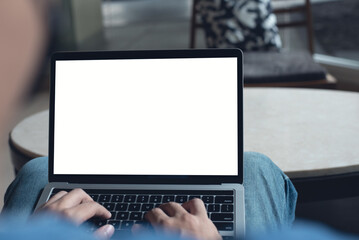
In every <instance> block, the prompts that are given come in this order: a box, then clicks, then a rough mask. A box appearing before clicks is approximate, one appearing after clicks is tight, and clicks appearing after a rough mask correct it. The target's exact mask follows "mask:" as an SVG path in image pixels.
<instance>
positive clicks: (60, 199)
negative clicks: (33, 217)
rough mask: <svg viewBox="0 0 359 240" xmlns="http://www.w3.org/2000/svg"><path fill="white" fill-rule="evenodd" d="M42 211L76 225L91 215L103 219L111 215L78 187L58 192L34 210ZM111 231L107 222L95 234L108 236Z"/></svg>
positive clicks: (112, 230) (110, 226)
mask: <svg viewBox="0 0 359 240" xmlns="http://www.w3.org/2000/svg"><path fill="white" fill-rule="evenodd" d="M44 211H51V212H54V213H56V214H60V215H62V216H64V217H66V218H67V219H69V220H70V221H72V222H74V223H75V224H76V225H80V224H82V223H83V222H85V221H87V220H89V219H90V218H92V217H99V218H103V219H108V218H110V217H111V213H110V212H109V211H107V209H106V208H104V207H103V206H101V205H100V204H98V203H97V202H95V201H93V199H92V198H91V197H90V196H89V195H88V194H87V193H86V192H85V191H84V190H82V189H80V188H77V189H74V190H72V191H70V192H65V191H61V192H58V193H57V194H55V195H54V196H53V197H52V198H50V199H49V201H48V202H47V203H45V204H44V205H43V206H41V207H40V208H39V209H38V210H37V211H36V212H37V213H38V212H44ZM113 233H114V228H113V226H112V225H108V224H107V225H104V226H102V227H101V228H99V229H97V231H96V232H95V235H97V236H98V237H101V238H110V237H111V236H112V234H113Z"/></svg>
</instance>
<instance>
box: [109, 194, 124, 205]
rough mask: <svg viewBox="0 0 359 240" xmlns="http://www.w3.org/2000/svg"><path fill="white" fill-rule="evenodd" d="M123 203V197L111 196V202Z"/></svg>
mask: <svg viewBox="0 0 359 240" xmlns="http://www.w3.org/2000/svg"><path fill="white" fill-rule="evenodd" d="M122 201H123V195H112V198H111V202H115V203H119V202H122Z"/></svg>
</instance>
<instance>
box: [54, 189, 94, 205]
mask: <svg viewBox="0 0 359 240" xmlns="http://www.w3.org/2000/svg"><path fill="white" fill-rule="evenodd" d="M84 202H93V199H92V198H91V197H90V196H89V195H88V194H87V193H86V192H85V191H84V190H82V189H80V188H76V189H74V190H72V191H71V192H69V193H67V194H66V195H64V196H63V197H62V198H60V199H58V200H57V201H55V202H54V204H55V203H56V204H59V205H61V207H62V208H71V207H75V206H77V205H79V204H80V203H84Z"/></svg>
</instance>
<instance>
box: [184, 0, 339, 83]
mask: <svg viewBox="0 0 359 240" xmlns="http://www.w3.org/2000/svg"><path fill="white" fill-rule="evenodd" d="M200 1H201V0H193V5H192V16H191V27H190V48H195V45H196V30H197V29H199V28H202V27H203V26H202V24H201V23H200V21H199V19H198V17H199V15H198V14H199V12H198V10H197V8H196V6H197V4H198V3H199V2H200ZM272 6H273V13H275V14H276V15H277V19H278V18H279V19H280V16H281V15H283V14H288V13H301V14H302V15H303V16H304V17H303V19H300V20H297V19H295V20H291V19H286V18H284V19H283V20H281V21H280V20H278V22H277V26H278V27H279V29H282V28H288V27H305V28H306V33H307V42H308V44H307V45H308V52H279V53H278V52H244V85H245V86H246V87H309V88H335V87H336V79H335V78H334V77H333V76H331V75H330V74H328V73H326V71H325V69H324V68H322V67H321V66H320V65H319V64H317V63H315V62H314V60H313V58H312V56H311V54H313V52H314V46H313V25H312V15H311V4H310V0H272ZM258 69H260V71H258Z"/></svg>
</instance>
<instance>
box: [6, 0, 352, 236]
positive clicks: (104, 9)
mask: <svg viewBox="0 0 359 240" xmlns="http://www.w3.org/2000/svg"><path fill="white" fill-rule="evenodd" d="M49 3H50V4H49V6H48V8H47V9H46V10H45V11H46V12H47V13H48V14H47V15H48V17H47V18H46V19H47V20H46V21H47V24H48V28H49V31H48V32H49V44H48V46H47V50H46V56H45V57H44V59H43V61H42V64H41V67H40V69H39V71H38V73H37V75H36V77H35V79H34V81H33V84H32V86H31V88H30V89H29V90H28V94H27V96H26V97H25V101H24V104H23V106H22V107H21V109H20V110H17V111H16V112H14V116H15V118H14V119H13V121H12V122H11V124H10V125H9V126H8V129H7V130H8V133H9V132H10V131H11V130H12V129H13V128H14V127H15V126H16V124H17V123H19V122H20V121H21V120H22V119H24V118H26V117H27V116H30V115H32V114H34V113H36V112H39V111H41V110H45V109H48V104H49V62H48V61H49V57H50V56H51V53H52V52H54V51H95V50H140V49H141V50H143V49H188V48H190V39H191V21H192V19H193V18H195V19H194V20H193V21H197V17H194V16H193V0H102V1H101V0H52V1H49ZM310 3H311V12H310V16H311V19H310V20H311V23H312V26H311V30H312V45H313V52H312V53H311V52H310V51H311V50H310V49H309V50H308V45H309V42H308V37H307V33H308V31H307V29H306V26H303V27H294V28H281V27H279V34H280V36H281V39H282V43H283V48H282V49H281V51H282V52H289V53H290V52H293V53H294V52H298V51H300V52H307V53H309V54H310V56H311V57H312V58H313V60H314V62H316V63H318V64H320V65H321V66H323V67H325V69H326V70H327V72H328V73H330V75H331V77H333V78H334V79H335V84H334V85H333V84H331V85H330V87H328V88H330V89H334V90H344V91H353V92H358V91H359V77H358V76H359V25H358V22H359V14H358V12H359V1H358V0H311V1H310ZM304 4H305V0H288V1H287V0H273V4H272V6H273V9H274V10H275V9H276V8H289V7H297V6H303V5H304ZM301 17H303V16H301V14H300V13H296V12H294V11H293V12H291V11H289V12H286V13H284V14H282V15H281V16H279V15H278V16H277V18H278V20H281V19H284V20H288V19H297V18H298V19H299V18H301ZM304 19H305V20H308V16H304ZM192 23H193V22H192ZM192 34H193V33H192ZM195 35H196V44H195V47H196V48H206V47H207V45H206V41H205V32H204V30H203V29H201V27H199V28H197V29H196V31H195ZM245 57H246V54H245ZM301 87H303V86H301ZM324 88H325V87H324ZM8 141H9V135H6V134H5V135H3V136H1V139H0V159H1V161H0V176H1V181H0V196H1V199H0V206H2V204H3V199H2V196H3V195H4V193H5V190H6V188H7V186H8V185H9V184H10V182H11V181H12V180H13V179H14V176H15V173H14V167H13V165H12V162H11V154H10V150H9V144H8ZM345 230H346V229H345Z"/></svg>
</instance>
